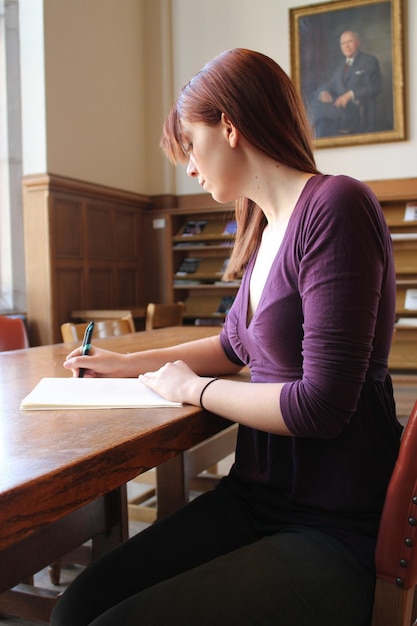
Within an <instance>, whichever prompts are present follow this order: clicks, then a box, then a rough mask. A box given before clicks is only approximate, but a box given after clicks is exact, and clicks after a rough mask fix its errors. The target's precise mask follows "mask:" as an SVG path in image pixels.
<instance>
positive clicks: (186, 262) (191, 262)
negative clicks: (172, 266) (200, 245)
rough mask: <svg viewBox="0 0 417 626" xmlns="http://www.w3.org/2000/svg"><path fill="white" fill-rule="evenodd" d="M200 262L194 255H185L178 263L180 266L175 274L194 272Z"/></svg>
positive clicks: (182, 274)
mask: <svg viewBox="0 0 417 626" xmlns="http://www.w3.org/2000/svg"><path fill="white" fill-rule="evenodd" d="M200 263H201V259H196V258H194V257H186V258H185V259H183V260H182V261H181V263H180V266H179V268H178V270H177V272H176V275H177V276H184V275H187V274H194V273H195V272H196V271H197V269H198V266H199V265H200Z"/></svg>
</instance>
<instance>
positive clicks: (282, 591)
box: [51, 49, 401, 626]
mask: <svg viewBox="0 0 417 626" xmlns="http://www.w3.org/2000/svg"><path fill="white" fill-rule="evenodd" d="M161 145H162V147H163V149H164V151H165V153H166V154H167V155H168V156H169V157H170V158H171V159H172V160H173V161H174V162H186V163H187V164H188V166H187V172H188V174H189V175H190V176H193V177H195V178H197V179H198V182H199V183H200V185H202V187H203V189H204V190H205V191H206V192H209V193H210V194H211V195H212V196H213V198H214V199H215V200H217V201H218V202H222V203H223V202H224V203H228V202H230V201H232V200H234V199H237V198H239V199H240V200H239V203H238V204H239V206H238V207H237V220H238V232H237V236H236V244H235V247H234V250H233V253H232V257H231V260H230V263H229V266H228V270H227V276H226V278H233V277H234V276H236V275H237V274H238V273H239V272H240V271H241V270H244V276H243V279H242V284H241V287H240V289H239V293H238V295H237V297H236V299H235V302H234V304H233V306H232V308H231V310H230V312H229V314H228V316H227V319H226V322H225V325H224V327H223V329H222V331H221V334H220V337H211V338H207V339H202V340H198V341H194V342H190V343H187V344H183V345H179V346H176V347H172V348H167V349H160V350H152V351H145V352H141V353H133V354H127V355H121V354H115V353H111V352H108V351H105V350H101V349H98V348H93V349H92V351H91V353H90V356H88V357H82V356H80V349H76V350H74V351H73V352H72V353H71V354H70V355H69V356H68V358H67V361H66V362H65V364H64V365H65V367H67V368H69V369H71V370H72V371H73V373H74V375H77V374H78V369H79V368H80V367H83V368H88V369H87V370H86V374H85V375H87V376H88V375H90V376H138V375H140V378H141V379H142V380H143V382H144V383H145V384H146V385H148V386H149V387H150V388H151V389H154V390H156V391H157V392H159V393H160V394H162V395H163V396H165V397H166V398H168V399H170V400H176V401H181V402H184V403H190V404H194V405H199V404H200V405H201V406H204V407H205V408H206V409H208V410H210V411H211V412H214V413H217V414H219V415H221V416H224V417H226V418H228V419H230V420H233V421H235V422H238V423H239V425H240V426H239V435H238V443H237V448H236V461H235V464H234V466H233V468H232V470H231V472H230V475H229V476H228V477H226V478H225V479H224V480H223V481H222V482H221V483H220V485H219V486H218V487H217V489H215V490H214V491H212V492H208V493H206V494H203V495H202V496H200V497H199V498H197V499H195V500H194V501H193V502H191V503H190V504H188V505H187V506H185V507H184V508H182V509H181V510H179V511H178V512H176V513H175V514H174V515H172V516H170V517H168V518H166V519H164V520H162V521H160V522H157V523H156V524H154V525H152V526H151V527H150V528H148V529H146V530H145V531H144V532H142V533H140V534H139V535H136V536H135V537H133V538H132V539H130V540H129V541H128V542H127V543H126V544H124V545H123V546H121V547H119V548H118V549H116V550H115V551H114V552H112V553H111V554H110V555H108V556H106V557H104V558H103V559H101V560H99V561H97V562H95V563H94V564H92V565H91V566H90V567H89V568H87V570H86V571H85V572H84V573H83V574H81V575H80V576H79V577H78V578H76V579H75V581H74V583H73V584H72V585H71V586H70V587H69V589H68V590H67V591H66V592H65V593H64V595H63V597H62V599H61V600H60V602H59V603H58V605H57V607H56V610H55V611H54V614H53V619H52V622H51V623H52V624H53V625H54V626H58V625H59V626H75V625H76V626H85V625H86V624H91V625H94V626H108V625H110V624H112V625H117V626H124V625H129V626H130V625H133V624H135V625H136V624H145V625H146V626H150V625H158V626H159V625H162V624H164V625H166V624H175V625H178V626H187V625H190V626H191V625H192V626H194V625H195V624H199V625H200V626H208V625H216V626H222V625H224V626H226V625H227V626H231V625H235V624H239V626H241V625H242V624H254V625H256V626H262V625H270V624H274V625H277V626H301V625H303V626H335V624H338V626H369V620H370V615H371V610H372V601H373V589H374V578H375V573H374V558H373V557H374V549H375V539H376V535H377V531H378V523H379V518H380V513H381V508H382V505H383V501H384V494H385V490H386V487H387V483H388V481H389V477H390V474H391V471H392V468H393V465H394V462H395V458H396V455H397V452H398V447H399V436H400V430H401V429H400V426H399V424H398V422H397V420H396V417H395V406H394V400H393V394H392V386H391V380H390V377H389V374H388V372H387V358H388V353H389V349H390V343H391V337H392V331H393V325H394V308H395V276H394V267H393V258H392V251H391V245H390V237H389V233H388V229H387V226H386V224H385V221H384V218H383V214H382V211H381V208H380V206H379V204H378V202H377V200H376V199H375V197H374V195H373V194H372V192H371V191H370V190H369V189H368V188H367V187H366V186H365V185H363V184H361V183H359V182H358V181H355V180H352V179H350V178H347V177H344V176H334V177H333V176H324V175H321V174H320V173H319V172H318V171H317V169H316V166H315V163H314V157H313V151H312V146H311V140H310V134H309V126H308V123H307V120H306V117H305V113H304V111H303V107H302V104H301V102H300V99H299V97H298V95H297V93H296V91H295V89H294V86H293V85H292V83H291V81H290V80H289V78H288V77H287V75H286V74H285V73H284V72H283V71H282V70H281V68H280V67H279V66H278V65H277V64H276V63H275V62H274V61H272V60H271V59H270V58H268V57H266V56H264V55H262V54H259V53H256V52H253V51H250V50H244V49H235V50H230V51H227V52H224V53H223V54H221V55H219V56H218V57H216V58H215V59H214V60H213V61H211V62H210V63H209V64H208V65H207V66H206V67H205V68H203V69H202V70H201V72H199V73H198V74H197V75H196V76H195V77H194V78H193V79H192V80H191V81H190V83H189V84H188V85H186V86H185V87H184V89H183V90H182V92H181V94H180V96H179V99H178V102H177V103H176V104H175V106H174V107H173V109H172V110H171V112H170V114H169V116H168V119H167V120H166V123H165V126H164V131H163V137H162V142H161ZM243 365H248V366H249V368H250V372H251V382H250V383H242V382H233V381H229V380H219V379H218V378H217V377H218V376H224V375H228V374H233V373H236V372H237V371H238V370H239V369H240V368H241V367H242V366H243Z"/></svg>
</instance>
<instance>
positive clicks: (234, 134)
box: [221, 113, 239, 148]
mask: <svg viewBox="0 0 417 626" xmlns="http://www.w3.org/2000/svg"><path fill="white" fill-rule="evenodd" d="M221 123H222V124H223V127H224V131H225V133H226V137H227V140H228V142H229V144H230V147H231V148H235V147H236V146H237V143H238V140H239V131H238V130H237V128H236V126H234V125H233V124H232V122H231V121H230V120H229V118H228V117H227V115H225V114H224V113H222V117H221Z"/></svg>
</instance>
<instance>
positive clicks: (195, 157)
mask: <svg viewBox="0 0 417 626" xmlns="http://www.w3.org/2000/svg"><path fill="white" fill-rule="evenodd" d="M182 131H183V136H184V139H185V147H186V149H187V152H188V155H189V157H188V159H189V160H188V166H187V174H188V175H189V176H192V177H194V178H198V182H199V184H200V185H201V186H202V187H203V189H204V191H207V192H208V193H210V194H211V195H212V196H213V198H214V200H216V201H217V202H221V203H226V202H232V201H233V200H235V199H236V198H237V197H239V195H240V194H239V193H238V192H237V189H238V187H239V180H240V177H239V168H238V165H237V161H238V155H237V151H236V150H235V149H234V148H233V147H232V145H231V141H230V137H231V133H233V127H231V126H230V124H227V123H226V122H225V120H224V119H223V118H222V120H221V121H220V122H219V123H218V124H217V125H216V126H208V125H207V124H204V123H203V122H183V123H182Z"/></svg>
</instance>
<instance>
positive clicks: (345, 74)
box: [289, 0, 405, 148]
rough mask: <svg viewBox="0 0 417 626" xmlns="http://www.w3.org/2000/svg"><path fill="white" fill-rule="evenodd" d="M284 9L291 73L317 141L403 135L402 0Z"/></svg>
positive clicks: (347, 0)
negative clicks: (288, 17) (286, 11)
mask: <svg viewBox="0 0 417 626" xmlns="http://www.w3.org/2000/svg"><path fill="white" fill-rule="evenodd" d="M289 11H290V33H291V73H292V78H293V80H294V83H295V85H296V86H297V88H298V89H299V91H300V93H301V95H302V98H303V101H304V104H305V106H306V110H307V113H308V116H309V119H310V122H311V124H312V127H313V130H314V136H315V146H316V148H327V147H335V146H346V145H353V144H367V143H377V142H387V141H401V140H403V139H405V119H404V117H405V116H404V62H403V30H402V27H403V24H402V20H403V11H402V0H336V1H334V2H323V3H320V4H315V5H309V6H304V7H299V8H291V9H290V10H289Z"/></svg>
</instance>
